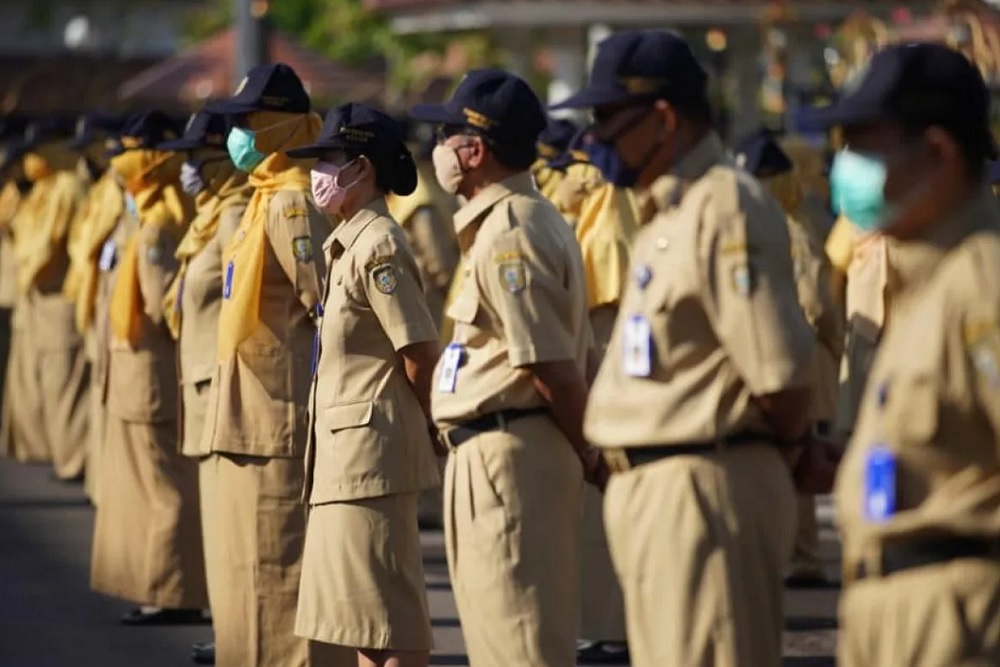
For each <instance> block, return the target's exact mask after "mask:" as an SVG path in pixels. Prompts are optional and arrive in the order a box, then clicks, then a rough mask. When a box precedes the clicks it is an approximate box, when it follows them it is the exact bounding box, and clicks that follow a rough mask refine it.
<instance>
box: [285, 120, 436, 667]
mask: <svg viewBox="0 0 1000 667" xmlns="http://www.w3.org/2000/svg"><path fill="white" fill-rule="evenodd" d="M403 142H404V137H403V134H402V131H401V128H400V127H399V125H398V124H397V123H396V121H394V120H393V119H392V118H390V117H389V116H386V115H385V114H383V113H382V112H380V111H378V110H376V109H372V108H371V107H367V106H364V105H360V104H348V105H345V106H342V107H339V108H337V109H334V110H333V111H331V112H330V113H329V115H327V118H326V122H325V124H324V126H323V130H322V132H321V134H320V138H319V139H318V140H317V142H316V143H315V144H313V145H310V146H306V147H303V148H300V149H296V150H293V151H289V155H290V156H292V157H301V158H308V157H313V158H319V163H318V164H317V165H316V167H315V168H314V169H313V172H312V191H313V196H314V197H315V199H316V203H317V204H318V205H319V207H320V208H321V209H323V210H324V211H326V212H327V213H328V214H330V215H331V216H337V217H338V218H339V219H341V220H342V221H343V222H341V223H340V224H339V225H338V226H337V227H336V229H334V232H333V233H332V234H331V235H330V237H329V238H328V239H327V240H326V242H325V243H324V244H323V252H324V254H325V256H326V259H327V267H328V268H327V275H326V280H325V286H324V290H323V311H322V312H323V316H322V320H321V323H320V327H319V332H318V335H317V338H316V345H315V352H314V355H315V356H314V359H315V369H316V372H315V377H314V379H313V386H312V391H311V394H310V405H309V407H310V410H309V414H310V436H309V444H308V446H307V450H306V489H305V493H306V494H307V495H306V497H307V498H308V501H309V506H310V515H309V524H308V527H307V529H306V544H305V554H304V557H303V565H302V582H301V585H300V588H299V591H300V592H299V606H298V615H297V619H296V628H295V631H296V634H298V635H300V636H302V637H307V638H309V639H313V640H316V641H320V642H326V643H329V644H337V645H341V646H347V647H353V648H355V649H357V651H358V656H359V663H358V664H359V665H373V666H374V665H377V666H380V667H381V666H388V665H392V666H393V667H397V666H398V667H424V666H426V665H427V664H428V662H429V654H430V649H431V627H430V617H429V615H428V611H427V600H426V593H425V588H424V576H423V566H422V563H421V552H420V534H419V531H418V529H417V496H418V494H419V493H420V492H421V491H422V490H424V489H427V488H430V487H433V486H435V485H437V484H439V477H438V468H437V463H436V459H435V454H434V445H433V442H434V440H433V438H432V435H431V430H432V429H430V428H429V426H428V424H429V423H430V383H431V374H432V372H433V369H434V365H435V363H436V362H437V357H438V344H437V341H438V334H437V330H436V328H435V325H434V319H433V317H432V316H431V314H430V311H429V310H428V307H427V302H426V300H425V297H424V291H423V288H422V286H421V284H420V277H419V272H418V270H417V263H416V260H415V259H414V256H413V251H412V250H411V249H410V246H409V244H408V243H407V241H406V235H405V233H404V232H403V230H402V228H400V227H399V225H398V224H396V221H395V220H393V219H392V218H391V217H390V216H389V212H388V209H387V207H386V202H385V195H386V194H387V193H390V192H391V193H395V194H398V195H407V194H409V193H411V192H412V191H413V189H414V188H415V187H416V183H417V170H416V166H415V165H414V163H413V158H412V156H411V155H410V152H409V151H408V150H407V148H406V146H405V145H404V143H403Z"/></svg>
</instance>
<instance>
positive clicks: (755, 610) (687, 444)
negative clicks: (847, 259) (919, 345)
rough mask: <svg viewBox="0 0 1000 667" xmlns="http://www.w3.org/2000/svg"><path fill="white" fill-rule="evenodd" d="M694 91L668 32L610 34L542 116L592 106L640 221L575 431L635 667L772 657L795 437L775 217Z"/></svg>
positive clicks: (791, 308)
mask: <svg viewBox="0 0 1000 667" xmlns="http://www.w3.org/2000/svg"><path fill="white" fill-rule="evenodd" d="M707 79H708V77H707V75H706V73H705V71H704V70H703V69H702V67H701V65H700V64H699V63H698V61H697V60H696V58H695V56H694V54H693V52H692V51H691V48H690V46H689V45H688V44H687V42H685V41H684V39H683V38H681V37H680V36H678V35H677V34H675V33H670V32H665V31H641V30H628V31H623V32H621V33H618V34H616V35H614V36H612V37H609V38H608V39H606V40H604V41H603V42H601V44H600V45H599V46H598V50H597V56H596V58H595V60H594V64H593V69H592V72H591V75H590V80H589V82H588V84H587V85H586V86H585V88H584V89H583V90H582V91H580V92H579V93H577V94H576V95H574V96H571V97H570V98H569V99H568V100H566V101H565V102H563V103H562V104H561V105H557V106H565V107H572V108H585V107H592V108H593V110H594V111H593V113H594V118H595V121H596V123H595V126H594V128H593V135H594V140H595V141H596V142H599V143H603V144H605V145H606V146H607V147H608V148H609V149H610V150H613V151H614V153H615V155H616V159H617V161H618V162H619V163H620V164H621V166H622V168H623V171H624V172H625V173H626V174H629V175H630V177H631V178H634V179H635V184H636V185H637V186H638V187H639V188H643V189H648V191H649V192H650V196H651V201H652V202H653V204H654V205H655V207H656V209H657V214H656V216H655V218H654V219H653V220H652V221H651V222H650V223H648V225H647V226H645V227H643V228H642V229H641V230H640V232H639V234H638V235H637V237H636V240H635V244H634V246H633V252H632V266H633V269H632V276H631V279H630V280H629V284H628V286H627V287H626V289H625V294H624V296H623V297H622V301H621V305H620V309H619V317H618V321H617V323H616V326H615V330H614V333H613V334H612V338H611V344H610V345H609V346H608V350H609V351H608V354H607V355H605V357H604V362H603V364H602V365H601V369H600V372H599V373H598V376H597V379H596V381H595V383H594V386H593V389H592V392H591V395H590V400H589V402H588V405H587V411H586V420H585V432H586V435H587V437H588V439H589V440H590V441H591V442H592V443H593V444H594V445H595V446H597V447H600V448H602V449H603V450H604V454H605V457H606V460H607V461H608V463H609V465H610V467H611V468H612V470H613V471H614V474H612V476H611V480H610V482H609V483H608V486H607V491H606V495H605V505H604V510H605V515H604V517H605V526H606V529H607V534H608V541H609V544H610V547H611V555H612V559H613V562H614V565H615V570H616V571H617V573H618V578H619V581H620V582H621V585H622V590H623V592H624V596H625V608H626V620H627V625H628V640H629V651H630V654H631V658H632V664H633V665H635V666H636V667H662V666H663V665H671V666H672V667H701V666H704V667H709V666H710V665H730V666H737V665H748V666H749V665H753V666H754V667H764V666H768V665H773V666H775V667H776V666H777V665H780V664H781V655H782V651H781V636H782V628H783V622H784V614H783V596H784V591H783V586H782V577H783V574H784V570H785V567H786V565H787V562H788V559H789V557H790V555H791V551H792V541H793V538H794V526H795V488H794V486H793V484H792V478H791V475H790V474H789V462H797V460H798V459H799V451H800V449H799V448H800V447H801V446H802V445H804V444H805V443H807V442H810V441H808V437H809V428H808V426H809V424H808V411H809V405H810V400H811V395H810V387H811V386H812V384H813V378H812V371H813V359H814V356H813V355H814V345H815V334H814V333H813V331H812V328H811V327H810V326H809V324H808V322H807V321H806V319H805V317H804V315H803V313H802V309H801V308H800V307H799V304H798V298H797V294H796V291H795V281H794V275H793V269H792V252H791V244H790V241H789V236H788V228H787V226H786V224H785V214H784V213H783V212H782V211H781V209H780V208H779V207H778V205H777V204H776V203H775V202H774V201H773V200H772V198H771V197H770V196H769V195H768V194H767V193H766V192H765V191H764V189H763V188H762V186H761V185H760V183H759V182H757V181H756V180H755V179H754V178H753V177H752V176H750V175H749V174H746V173H745V172H742V171H740V170H739V169H737V168H736V166H735V164H733V163H732V162H731V161H730V160H729V159H728V158H727V157H726V151H725V149H724V147H723V145H722V141H721V139H720V138H719V136H718V134H717V133H716V132H715V131H714V130H713V129H712V110H711V106H710V104H709V101H708V94H707ZM810 444H811V442H810ZM809 460H810V461H811V460H812V459H809ZM678 582H684V585H678Z"/></svg>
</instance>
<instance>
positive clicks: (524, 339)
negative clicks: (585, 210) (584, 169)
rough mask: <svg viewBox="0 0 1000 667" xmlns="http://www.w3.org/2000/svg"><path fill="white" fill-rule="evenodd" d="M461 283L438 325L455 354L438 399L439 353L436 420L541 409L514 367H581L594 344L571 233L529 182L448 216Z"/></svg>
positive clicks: (497, 190) (492, 192) (515, 181)
mask: <svg viewBox="0 0 1000 667" xmlns="http://www.w3.org/2000/svg"><path fill="white" fill-rule="evenodd" d="M455 228H456V231H457V233H458V241H459V245H460V246H461V247H462V249H463V261H462V267H463V268H462V270H463V272H464V273H463V276H462V277H461V280H462V283H461V285H460V287H459V288H458V294H457V296H456V297H455V300H454V302H452V304H451V305H450V306H449V307H448V310H447V312H446V315H447V316H448V317H450V318H451V319H452V320H454V322H455V328H454V333H453V336H452V341H453V343H452V344H453V345H457V346H460V347H461V350H462V356H461V365H460V367H459V368H458V372H457V375H456V377H455V387H454V391H441V386H442V385H441V374H442V371H443V370H445V363H444V362H445V360H446V358H447V352H446V353H445V355H442V360H441V362H439V363H438V367H437V369H436V370H435V383H434V386H433V388H432V402H433V412H434V420H435V421H436V422H438V423H439V424H442V425H455V424H461V423H463V422H465V421H468V420H470V419H473V418H475V417H478V416H480V415H484V414H488V413H493V412H497V411H499V410H505V409H516V408H534V407H540V406H543V405H544V401H543V400H542V397H541V396H539V394H538V392H537V391H536V390H535V387H534V384H533V383H532V380H531V376H530V374H529V373H528V372H527V371H524V370H521V369H522V367H524V366H528V365H530V364H534V363H538V362H545V361H567V360H572V361H576V362H577V363H578V364H579V365H580V370H581V372H582V371H584V369H585V367H586V360H587V354H588V350H589V349H590V348H591V346H592V344H593V336H592V334H591V331H590V325H589V323H588V320H587V294H586V287H585V285H586V278H585V276H584V270H583V258H582V255H581V253H580V246H579V244H578V243H577V241H576V237H575V236H574V235H573V230H572V228H570V226H569V225H567V224H566V221H565V220H563V219H562V217H561V216H560V215H559V213H558V212H557V211H556V210H555V208H554V207H553V206H552V204H551V203H550V202H548V201H547V200H546V199H544V198H543V197H542V196H541V194H539V192H538V191H537V190H536V189H535V186H534V183H533V181H532V179H531V176H530V175H529V174H527V173H524V174H518V175H516V176H513V177H511V178H509V179H507V180H506V181H503V182H502V183H496V184H494V185H491V186H489V187H487V188H486V189H485V190H483V191H482V192H480V193H479V194H478V195H476V196H475V197H473V198H472V199H471V200H470V201H469V202H468V203H467V204H466V205H465V206H464V207H463V208H462V209H460V210H459V211H458V213H456V214H455Z"/></svg>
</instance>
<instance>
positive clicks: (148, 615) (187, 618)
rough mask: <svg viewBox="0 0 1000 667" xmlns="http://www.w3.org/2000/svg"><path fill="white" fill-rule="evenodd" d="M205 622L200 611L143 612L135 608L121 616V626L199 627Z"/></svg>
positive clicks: (161, 610)
mask: <svg viewBox="0 0 1000 667" xmlns="http://www.w3.org/2000/svg"><path fill="white" fill-rule="evenodd" d="M205 622H206V621H205V614H204V612H202V610H201V609H158V610H156V611H143V610H142V609H139V608H138V607H136V608H135V609H132V610H130V611H129V612H128V613H127V614H125V615H124V616H122V624H123V625H200V624H203V623H205Z"/></svg>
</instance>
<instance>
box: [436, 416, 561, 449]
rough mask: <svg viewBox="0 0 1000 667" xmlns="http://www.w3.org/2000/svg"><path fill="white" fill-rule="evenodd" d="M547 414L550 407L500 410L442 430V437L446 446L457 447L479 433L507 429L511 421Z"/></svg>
mask: <svg viewBox="0 0 1000 667" xmlns="http://www.w3.org/2000/svg"><path fill="white" fill-rule="evenodd" d="M547 414H549V409H548V408H541V407H539V408H519V409H513V410H499V411H497V412H491V413H489V414H487V415H483V416H481V417H476V418H475V419H470V420H469V421H467V422H463V423H462V424H459V425H458V426H456V427H454V428H450V429H448V430H447V431H442V432H441V435H440V437H441V441H442V442H443V443H444V444H445V445H446V446H448V447H450V448H451V449H455V448H456V447H459V446H461V445H462V444H464V443H465V442H467V441H469V440H471V439H472V438H475V437H476V436H477V435H482V434H483V433H488V432H489V431H505V430H507V424H509V423H510V422H513V421H517V420H518V419H524V418H525V417H534V416H535V415H547Z"/></svg>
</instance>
